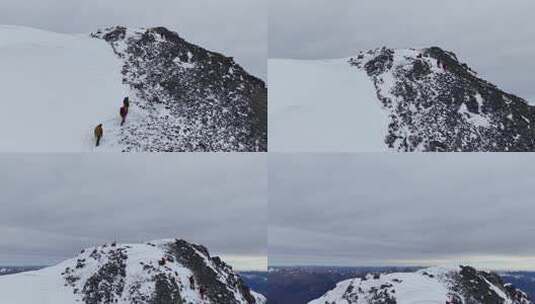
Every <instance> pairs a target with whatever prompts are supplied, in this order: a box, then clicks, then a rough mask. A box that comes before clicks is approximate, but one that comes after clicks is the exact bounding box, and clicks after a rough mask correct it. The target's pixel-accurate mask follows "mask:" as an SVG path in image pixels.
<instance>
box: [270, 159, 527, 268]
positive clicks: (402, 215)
mask: <svg viewBox="0 0 535 304" xmlns="http://www.w3.org/2000/svg"><path fill="white" fill-rule="evenodd" d="M269 165H270V168H269V192H270V199H269V200H270V201H269V211H270V218H269V222H270V226H269V238H268V239H269V243H268V244H269V245H268V247H269V264H270V265H303V264H304V265H353V266H370V265H375V266H377V265H424V266H425V265H437V264H440V265H443V264H456V263H457V264H458V263H467V264H472V265H475V266H477V267H484V268H490V269H531V270H535V243H534V242H533V236H534V235H535V222H534V220H533V219H534V215H535V204H533V195H534V192H533V185H534V184H535V176H534V175H533V172H534V171H535V155H533V154H531V153H525V154H481V153H476V154H469V153H447V154H381V153H374V154H366V153H361V154H329V155H314V154H286V155H284V154H274V155H271V156H270V160H269Z"/></svg>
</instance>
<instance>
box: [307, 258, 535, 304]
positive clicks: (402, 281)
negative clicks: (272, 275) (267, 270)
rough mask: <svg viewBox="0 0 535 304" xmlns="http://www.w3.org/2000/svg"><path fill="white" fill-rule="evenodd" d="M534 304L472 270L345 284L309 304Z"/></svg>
mask: <svg viewBox="0 0 535 304" xmlns="http://www.w3.org/2000/svg"><path fill="white" fill-rule="evenodd" d="M378 303H382V304H415V303H436V304H463V303H469V304H531V303H532V302H531V301H530V299H529V298H528V296H527V295H526V294H525V293H524V292H523V291H521V290H519V289H517V288H515V287H513V286H512V285H510V284H506V283H504V282H503V281H502V279H501V278H500V277H499V276H498V275H497V274H495V273H492V272H486V271H478V270H476V269H475V268H472V267H470V266H459V267H456V268H438V267H435V268H428V269H423V270H419V271H417V272H412V273H410V272H409V273H390V274H379V273H378V274H375V275H368V276H366V277H365V278H356V279H350V280H345V281H342V282H340V283H338V284H337V286H336V287H335V288H334V289H333V290H331V291H329V292H327V293H326V294H325V295H324V296H322V297H321V298H319V299H316V300H313V301H311V302H309V304H378Z"/></svg>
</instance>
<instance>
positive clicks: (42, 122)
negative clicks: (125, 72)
mask: <svg viewBox="0 0 535 304" xmlns="http://www.w3.org/2000/svg"><path fill="white" fill-rule="evenodd" d="M121 67H122V63H121V61H120V59H119V58H117V56H116V55H115V54H114V53H113V50H112V49H111V47H110V46H109V45H108V44H107V43H106V42H105V41H103V40H99V39H94V38H91V37H90V36H89V34H87V35H85V34H80V35H69V34H59V33H52V32H47V31H42V30H37V29H32V28H26V27H20V26H0V83H1V87H2V90H1V93H0V94H1V95H0V96H1V97H0V102H1V107H2V109H3V110H2V111H0V138H2V140H1V141H0V151H4V152H21V151H32V152H54V151H62V152H79V151H91V150H93V149H94V138H93V129H94V127H95V126H96V125H97V124H99V123H103V125H104V132H105V136H104V138H103V141H102V145H101V149H99V150H119V151H120V149H121V148H120V147H118V146H117V143H116V142H115V140H116V139H117V137H116V136H114V135H113V134H116V133H117V132H119V129H118V126H119V122H120V118H119V114H118V113H119V108H120V106H121V102H122V98H123V97H124V96H128V95H129V94H128V88H127V87H126V86H125V85H123V84H122V80H121ZM131 112H135V110H133V109H131ZM132 116H135V113H134V115H132Z"/></svg>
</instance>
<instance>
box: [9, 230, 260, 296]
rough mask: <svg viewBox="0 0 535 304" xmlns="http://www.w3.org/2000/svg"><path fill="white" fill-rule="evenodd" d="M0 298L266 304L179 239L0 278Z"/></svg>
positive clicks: (86, 253) (109, 249) (88, 252)
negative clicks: (191, 279) (202, 292)
mask: <svg viewBox="0 0 535 304" xmlns="http://www.w3.org/2000/svg"><path fill="white" fill-rule="evenodd" d="M190 277H192V278H194V280H193V285H192V284H191V281H190ZM28 286H31V289H30V290H28ZM201 289H204V290H205V291H204V296H203V295H201ZM0 295H1V300H2V303H12V304H15V303H16V304H26V303H27V304H30V303H32V304H33V303H43V304H62V303H65V304H72V303H86V304H93V303H95V304H96V303H102V304H104V303H119V304H121V303H124V304H149V303H151V304H153V303H157V304H164V303H184V304H186V303H203V304H215V303H217V304H224V303H228V304H259V303H265V301H266V300H265V298H264V297H263V296H262V295H260V294H257V293H255V292H253V291H250V290H249V289H248V288H247V287H246V286H245V285H244V283H243V281H242V280H241V279H240V278H239V276H238V275H236V274H235V273H234V272H233V271H232V269H231V268H230V267H229V266H228V265H226V264H224V263H223V262H222V261H221V260H219V259H218V258H217V257H210V255H209V254H208V251H207V250H206V248H204V247H202V246H199V245H195V244H190V243H187V242H185V241H182V240H161V241H153V242H149V243H147V244H124V245H120V244H108V245H103V246H99V247H95V248H88V249H85V250H83V251H82V253H81V254H80V255H79V256H78V257H76V258H74V259H71V260H67V261H65V262H63V263H61V264H58V265H56V266H53V267H49V268H45V269H42V270H39V271H33V272H25V273H20V274H15V275H7V276H2V277H0Z"/></svg>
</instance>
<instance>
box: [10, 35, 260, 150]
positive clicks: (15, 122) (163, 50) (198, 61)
mask: <svg viewBox="0 0 535 304" xmlns="http://www.w3.org/2000/svg"><path fill="white" fill-rule="evenodd" d="M0 66H1V70H0V83H1V84H2V92H1V93H0V101H1V102H2V104H1V106H2V108H3V109H4V110H3V111H1V112H0V136H1V137H2V139H3V140H2V142H0V151H22V152H24V151H28V152H79V151H93V150H95V151H156V152H157V151H166V152H170V151H173V152H176V151H188V152H189V151H265V150H267V126H266V124H267V118H266V115H267V112H266V107H267V93H266V88H265V84H264V83H263V82H262V81H261V80H259V79H257V78H255V77H254V76H252V75H249V74H248V73H247V72H246V71H245V70H244V69H243V68H241V67H240V66H239V65H238V64H237V63H235V62H234V61H233V59H232V58H231V57H226V56H224V55H221V54H218V53H215V52H211V51H209V50H206V49H203V48H201V47H198V46H196V45H193V44H191V43H188V42H187V41H185V40H184V39H182V38H180V37H179V36H178V34H177V33H174V32H171V31H169V30H167V29H165V28H161V27H160V28H149V29H126V28H124V27H112V28H108V29H104V30H98V31H96V32H95V33H92V34H80V35H68V34H58V33H51V32H47V31H42V30H36V29H31V28H25V27H19V26H0ZM125 96H129V97H130V108H129V111H128V113H129V114H128V118H127V120H126V124H125V125H124V126H122V127H121V126H119V123H120V117H119V108H120V107H121V106H122V99H123V97H125ZM99 123H102V124H103V128H104V137H103V139H102V142H101V146H100V147H98V148H95V147H94V138H93V129H94V127H95V126H96V125H97V124H99Z"/></svg>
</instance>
